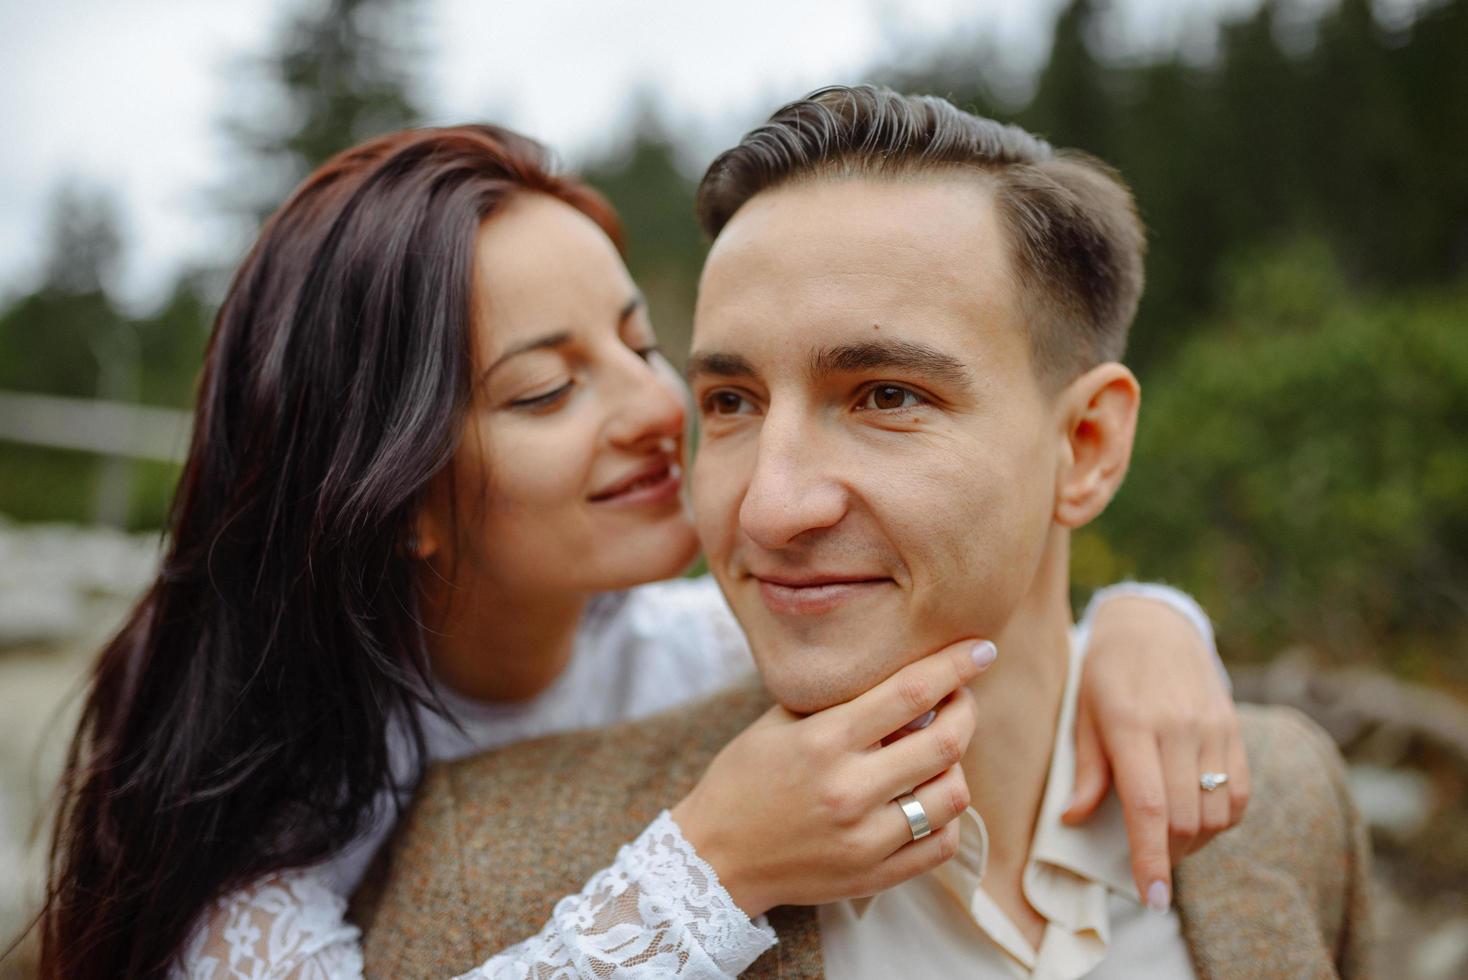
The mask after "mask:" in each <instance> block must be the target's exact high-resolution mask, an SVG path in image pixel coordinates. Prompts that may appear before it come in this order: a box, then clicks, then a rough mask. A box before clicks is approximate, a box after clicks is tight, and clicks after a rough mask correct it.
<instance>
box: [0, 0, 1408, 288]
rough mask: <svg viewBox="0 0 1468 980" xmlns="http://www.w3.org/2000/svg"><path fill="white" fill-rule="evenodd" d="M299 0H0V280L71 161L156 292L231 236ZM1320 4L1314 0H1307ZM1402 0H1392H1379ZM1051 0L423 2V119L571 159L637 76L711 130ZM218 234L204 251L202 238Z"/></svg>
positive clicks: (30, 271) (1205, 10) (129, 267)
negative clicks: (250, 104) (494, 126)
mask: <svg viewBox="0 0 1468 980" xmlns="http://www.w3.org/2000/svg"><path fill="white" fill-rule="evenodd" d="M301 2H302V0H46V2H36V0H0V66H3V67H0V73H3V74H0V78H3V85H0V119H3V120H4V126H5V142H4V147H3V149H0V292H3V293H14V292H15V291H17V290H20V289H23V288H24V287H25V286H27V285H28V283H29V282H30V280H31V279H32V277H33V276H34V274H35V272H36V268H37V264H38V261H39V258H40V254H41V250H42V246H43V244H44V243H43V242H42V240H41V238H42V233H43V230H44V224H45V213H46V207H47V204H48V201H49V200H50V197H51V195H52V193H53V191H54V188H55V187H56V186H57V184H58V183H59V182H60V181H61V180H63V179H68V178H70V179H74V180H78V181H82V182H85V183H87V184H89V185H93V186H100V187H104V188H107V189H109V190H110V191H112V192H114V193H115V195H116V196H117V199H118V201H119V202H120V205H121V211H122V215H123V218H124V230H125V237H126V242H127V249H128V250H127V256H128V260H127V264H126V269H125V275H124V277H123V281H122V283H120V286H121V289H122V292H123V294H124V296H125V297H126V299H127V300H128V301H129V302H130V303H131V304H132V305H134V306H139V307H142V306H146V305H148V304H149V303H152V302H154V301H156V300H157V299H158V298H159V297H160V296H161V294H162V292H163V290H165V289H166V288H167V285H168V283H169V282H170V281H171V277H172V275H173V274H174V272H175V270H176V269H177V268H178V265H179V264H180V263H181V262H182V261H185V260H187V258H188V257H190V256H203V255H219V254H238V253H239V252H240V251H241V250H242V249H243V247H244V246H245V244H247V243H244V242H239V241H229V240H227V236H226V235H225V233H224V229H225V226H224V225H223V224H222V223H221V222H220V221H218V220H217V219H216V218H215V216H214V214H213V213H212V210H211V207H210V204H209V201H208V197H207V194H208V191H209V189H210V188H211V187H217V186H218V184H219V182H220V180H221V179H222V177H223V176H224V174H225V173H226V172H227V171H226V168H225V166H224V159H225V154H226V153H227V144H226V143H225V141H224V140H222V139H221V138H220V136H219V133H218V129H217V119H218V116H219V114H220V111H221V110H222V109H223V108H224V107H225V105H226V100H228V99H230V98H232V97H236V96H238V94H239V92H240V91H241V89H240V86H239V85H238V84H237V80H232V79H231V78H230V68H231V65H232V64H234V63H235V62H236V60H237V59H238V58H240V57H241V56H244V55H250V54H257V53H263V52H265V51H267V50H268V48H269V45H270V41H271V39H272V37H273V36H274V33H275V31H276V29H277V28H278V26H279V24H280V22H281V20H282V19H283V17H284V16H285V15H286V14H287V13H288V12H289V11H292V10H295V9H298V7H299V4H300V3H301ZM1318 2H1328V0H1318ZM1399 2H1405V0H1399ZM1058 6H1059V0H966V2H965V0H901V2H897V0H740V2H739V3H731V2H728V0H719V2H705V0H533V2H526V0H424V2H423V10H422V22H421V36H420V37H419V41H420V42H421V46H422V48H423V49H424V50H425V52H426V53H427V55H428V57H427V58H426V67H427V74H426V77H425V78H424V79H423V87H422V90H421V92H420V93H419V94H420V98H421V101H422V102H423V104H424V105H425V106H426V107H427V109H428V111H429V112H430V113H431V116H432V121H435V122H451V121H452V122H457V121H465V120H469V119H493V120H495V121H500V122H505V123H508V124H509V125H511V126H514V127H516V128H518V129H522V130H524V131H525V132H527V133H529V134H531V135H534V136H537V137H539V138H540V139H542V140H544V141H546V142H548V143H549V144H550V145H551V146H553V147H555V148H556V149H557V150H559V151H560V152H561V154H562V155H563V157H565V158H567V159H569V160H571V161H572V162H574V161H576V160H577V159H583V158H585V156H587V155H588V154H591V153H594V152H596V150H597V149H598V148H600V147H605V146H606V145H607V144H608V143H609V142H610V141H611V140H612V139H613V138H614V137H615V133H616V129H617V123H618V122H620V121H621V120H622V119H623V118H625V113H626V109H627V106H628V105H629V104H631V102H632V100H633V98H634V96H635V94H636V93H638V92H647V93H652V94H653V95H654V97H655V98H656V99H657V100H658V101H659V103H660V104H661V105H663V106H664V108H665V109H666V111H667V112H668V114H669V115H670V117H671V118H672V120H673V121H674V122H675V123H676V124H677V125H678V127H679V130H680V132H687V133H689V134H691V135H692V136H693V138H694V139H695V140H696V141H697V142H698V144H699V145H700V146H703V147H707V148H709V149H712V148H714V147H717V146H719V145H722V144H725V143H727V142H729V141H731V140H733V139H735V138H737V136H738V135H739V133H740V132H741V131H742V129H743V128H744V127H745V126H747V125H748V124H749V123H751V122H753V121H756V120H757V119H758V118H759V116H761V115H762V114H763V113H766V112H768V111H769V110H770V109H772V108H773V107H774V106H775V105H776V104H778V103H779V102H781V101H784V100H787V99H789V98H792V97H794V96H797V95H799V94H801V93H803V92H804V91H806V90H808V89H810V88H813V87H815V86H817V85H820V84H824V83H828V82H833V81H859V80H861V77H862V74H863V69H864V68H865V67H866V66H869V65H871V64H873V63H878V62H890V61H891V60H893V59H895V58H900V56H901V53H902V52H904V51H909V50H912V49H913V48H914V47H916V46H921V45H923V44H925V43H933V42H936V41H940V40H942V39H943V38H946V37H951V36H953V35H954V34H955V33H957V32H959V31H977V30H982V31H983V32H985V33H986V34H987V35H988V36H990V37H992V38H994V39H996V41H998V42H999V43H1000V44H1001V45H1002V46H1003V49H1004V50H1005V52H1006V53H1007V56H1008V57H1009V58H1011V59H1012V60H1013V61H1014V62H1015V64H1016V65H1024V64H1034V63H1035V62H1037V61H1038V60H1039V59H1040V58H1042V57H1043V56H1044V54H1045V46H1046V44H1047V42H1048V36H1049V28H1050V23H1051V21H1052V19H1053V16H1054V12H1055V10H1056V9H1057V7H1058ZM1255 6H1257V0H1118V2H1117V3H1116V12H1115V15H1114V17H1113V21H1112V27H1113V30H1112V31H1108V33H1115V34H1118V35H1120V36H1123V37H1125V38H1127V39H1128V43H1129V44H1131V45H1133V46H1135V47H1139V48H1147V47H1156V46H1159V45H1167V44H1172V43H1175V42H1176V40H1177V38H1179V37H1181V36H1183V35H1184V34H1187V33H1192V32H1191V31H1190V30H1189V29H1190V28H1194V27H1196V26H1197V25H1198V24H1200V23H1207V22H1211V21H1212V20H1213V19H1214V18H1215V17H1217V16H1218V15H1219V14H1220V13H1226V14H1234V13H1238V12H1241V11H1246V10H1249V9H1252V8H1253V7H1255ZM221 249H223V250H224V252H223V253H221Z"/></svg>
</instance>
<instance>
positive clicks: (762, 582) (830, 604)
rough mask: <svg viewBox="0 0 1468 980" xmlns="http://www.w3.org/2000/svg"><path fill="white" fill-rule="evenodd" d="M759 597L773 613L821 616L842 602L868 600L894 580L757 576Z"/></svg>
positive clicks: (854, 576)
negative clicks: (876, 591)
mask: <svg viewBox="0 0 1468 980" xmlns="http://www.w3.org/2000/svg"><path fill="white" fill-rule="evenodd" d="M750 577H751V578H753V579H754V580H755V581H756V582H758V583H759V593H760V598H761V599H763V600H764V603H765V606H766V607H767V608H768V609H769V610H770V612H772V613H776V614H777V615H787V616H819V615H820V614H822V613H827V612H830V611H832V610H833V609H836V608H837V607H838V606H840V605H842V604H843V603H846V602H850V601H852V600H855V599H860V598H866V597H868V596H870V595H871V594H872V593H873V592H874V591H875V590H876V589H879V588H882V587H883V586H887V585H892V584H893V582H892V579H890V578H886V577H870V576H864V575H840V574H835V575H812V574H802V575H756V574H751V575H750Z"/></svg>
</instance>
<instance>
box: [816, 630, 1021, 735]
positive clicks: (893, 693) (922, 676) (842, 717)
mask: <svg viewBox="0 0 1468 980" xmlns="http://www.w3.org/2000/svg"><path fill="white" fill-rule="evenodd" d="M996 652H997V651H996V650H995V649H994V644H992V643H990V642H989V641H988V640H979V641H977V642H975V641H974V640H961V641H959V642H958V643H954V644H951V645H949V646H947V647H944V648H943V649H942V650H939V651H938V652H937V653H934V654H930V655H928V656H926V657H924V658H923V659H921V660H919V661H917V662H916V663H911V664H908V665H907V666H906V667H903V668H902V669H901V670H899V671H898V672H897V673H895V674H893V675H892V676H891V677H889V678H887V679H886V680H885V681H883V682H882V683H880V684H878V685H877V686H876V687H874V688H872V689H871V690H870V691H867V692H866V693H865V694H862V695H861V696H859V697H857V698H854V699H852V700H850V701H848V702H846V703H845V704H838V705H836V706H835V707H834V708H827V709H826V711H825V712H824V714H825V715H826V716H827V717H828V718H830V719H831V721H832V722H833V723H836V724H839V725H842V726H843V727H844V730H845V731H846V732H847V737H848V738H849V739H850V745H851V747H853V748H864V747H866V746H870V745H875V744H877V743H878V742H880V741H881V740H882V739H883V738H885V737H886V736H888V735H891V734H892V733H893V732H895V731H897V730H898V729H899V728H902V727H903V726H904V725H907V724H909V723H910V722H912V721H915V720H916V719H918V718H921V717H922V716H923V715H925V714H927V713H928V712H929V711H931V710H933V708H934V707H936V706H937V704H938V702H939V701H941V700H943V699H944V698H945V697H947V696H948V695H949V694H952V693H953V692H954V691H956V690H958V689H959V688H960V687H962V686H963V685H965V684H967V683H968V682H969V681H971V680H973V679H974V678H975V677H977V676H979V674H980V672H982V671H983V670H985V669H986V668H987V667H988V666H989V665H990V664H991V663H993V662H994V657H995V655H996ZM813 717H817V716H813ZM903 741H906V739H904V740H903Z"/></svg>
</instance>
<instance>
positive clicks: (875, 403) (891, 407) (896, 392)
mask: <svg viewBox="0 0 1468 980" xmlns="http://www.w3.org/2000/svg"><path fill="white" fill-rule="evenodd" d="M927 404H930V403H929V401H928V399H927V398H924V397H923V396H922V395H920V394H918V393H917V392H915V391H913V390H912V389H911V388H905V387H903V386H902V385H894V384H876V385H872V386H871V387H870V388H868V389H867V390H866V391H865V392H863V393H862V396H861V398H860V399H859V400H858V401H857V403H856V408H857V410H858V411H877V412H893V411H901V410H902V409H907V408H917V407H919V406H921V405H927Z"/></svg>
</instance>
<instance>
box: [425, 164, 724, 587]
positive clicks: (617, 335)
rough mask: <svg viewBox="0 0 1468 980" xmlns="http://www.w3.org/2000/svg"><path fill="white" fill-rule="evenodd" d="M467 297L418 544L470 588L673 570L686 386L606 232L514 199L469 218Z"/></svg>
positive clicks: (689, 550) (531, 197) (680, 542)
mask: <svg viewBox="0 0 1468 980" xmlns="http://www.w3.org/2000/svg"><path fill="white" fill-rule="evenodd" d="M474 293H475V296H474V304H475V309H474V317H473V355H474V374H475V378H476V379H477V383H476V384H475V386H474V389H473V395H472V400H471V403H470V407H469V411H468V413H467V415H466V418H465V426H464V432H463V437H462V441H461V443H460V447H459V449H458V451H457V453H456V454H455V457H454V460H453V463H452V465H451V466H449V467H448V468H447V470H446V471H445V473H444V474H442V475H441V476H440V477H439V478H438V479H437V480H436V481H435V485H434V486H433V488H432V489H431V490H430V493H429V499H428V500H427V501H426V502H425V506H424V510H423V513H422V515H421V517H420V520H419V525H418V531H419V551H420V554H422V555H424V557H429V558H430V560H431V561H432V563H433V566H434V568H435V570H437V571H439V572H440V574H442V575H445V576H452V578H453V580H454V583H455V585H457V586H459V587H460V588H466V589H467V590H468V591H469V592H470V593H471V595H472V596H474V597H476V598H480V597H482V598H484V599H490V598H492V597H494V596H499V597H503V598H518V599H521V600H533V599H534V598H535V597H537V596H547V595H550V594H565V593H584V592H599V591H606V590H611V589H620V588H626V587H629V586H632V585H637V584H640V583H643V582H650V581H654V580H657V579H662V578H668V577H670V576H673V575H676V574H678V573H679V572H680V571H682V570H683V569H684V568H685V567H686V566H687V565H688V563H689V562H690V561H692V560H693V557H694V555H695V554H696V553H697V550H698V543H697V539H696V537H695V536H694V531H693V527H692V524H691V522H690V521H689V519H688V515H687V514H686V512H685V508H684V501H683V494H682V492H681V491H682V483H683V465H684V427H685V422H686V418H687V413H686V403H687V391H686V389H685V388H684V385H683V382H682V380H681V379H680V378H679V376H678V373H677V372H676V371H675V370H674V369H673V367H672V366H671V365H670V364H669V363H668V361H667V360H666V359H664V357H663V356H662V355H661V354H660V353H658V351H657V349H656V346H655V344H656V338H655V337H654V335H653V331H652V326H651V324H650V323H649V322H648V317H647V311H646V309H644V307H643V304H642V299H641V296H640V294H639V293H638V292H637V288H636V286H635V285H634V284H633V282H632V279H631V277H630V276H629V275H628V274H627V270H626V268H625V267H624V266H623V264H622V260H621V258H620V257H619V256H618V254H617V250H616V248H615V247H614V246H613V245H612V243H611V241H610V240H609V239H608V238H607V237H606V235H605V234H604V233H603V232H602V230H601V229H600V228H599V227H598V226H597V225H596V224H595V223H594V222H593V221H592V220H591V219H590V218H588V217H586V216H585V215H584V214H582V213H581V212H579V211H577V210H576V209H574V208H572V207H571V206H569V205H567V204H564V203H562V202H561V201H558V200H556V199H554V198H552V197H549V196H546V195H543V194H530V193H525V194H519V195H517V196H515V197H512V198H511V199H510V200H509V201H508V202H507V204H506V205H505V206H504V207H503V208H502V209H501V210H499V211H498V212H497V213H496V214H495V215H494V216H493V217H491V218H490V219H489V220H487V221H486V222H485V223H484V225H483V226H482V227H481V229H480V232H479V239H478V244H477V248H476V252H475V286H474ZM450 491H452V493H453V494H454V495H455V496H456V497H457V500H450V499H449V493H450ZM455 518H456V519H455Z"/></svg>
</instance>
